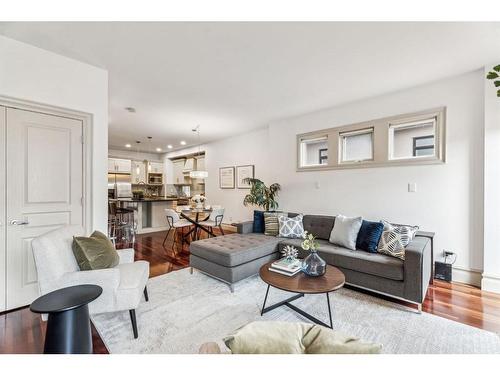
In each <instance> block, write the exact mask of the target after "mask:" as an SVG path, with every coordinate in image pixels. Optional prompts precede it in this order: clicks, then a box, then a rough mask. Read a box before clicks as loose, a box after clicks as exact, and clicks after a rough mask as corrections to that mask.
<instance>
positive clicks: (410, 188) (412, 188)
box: [408, 182, 417, 193]
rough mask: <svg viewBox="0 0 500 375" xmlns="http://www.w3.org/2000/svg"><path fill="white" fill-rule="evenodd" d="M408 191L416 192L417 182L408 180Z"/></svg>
mask: <svg viewBox="0 0 500 375" xmlns="http://www.w3.org/2000/svg"><path fill="white" fill-rule="evenodd" d="M408 192H409V193H416V192H417V184H416V183H415V182H410V183H409V184H408Z"/></svg>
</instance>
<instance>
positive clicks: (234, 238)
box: [189, 233, 282, 267]
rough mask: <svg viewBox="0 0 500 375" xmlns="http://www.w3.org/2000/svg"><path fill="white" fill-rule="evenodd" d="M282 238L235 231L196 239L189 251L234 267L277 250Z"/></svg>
mask: <svg viewBox="0 0 500 375" xmlns="http://www.w3.org/2000/svg"><path fill="white" fill-rule="evenodd" d="M280 240H282V239H280V238H276V237H270V236H265V235H263V234H259V233H249V234H238V233H235V234H229V235H226V236H218V237H212V238H207V239H204V240H200V241H194V242H192V243H191V245H190V246H189V251H190V252H191V254H193V255H196V256H198V257H200V258H203V259H205V260H209V261H211V262H213V263H217V264H220V265H222V266H226V267H234V266H238V265H240V264H243V263H247V262H250V261H253V260H255V259H258V258H261V257H263V256H266V255H269V254H272V253H274V252H276V251H277V244H278V243H279V241H280Z"/></svg>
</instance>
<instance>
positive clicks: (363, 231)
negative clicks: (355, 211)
mask: <svg viewBox="0 0 500 375" xmlns="http://www.w3.org/2000/svg"><path fill="white" fill-rule="evenodd" d="M383 231H384V224H382V223H381V222H374V221H366V220H363V223H362V224H361V228H360V229H359V233H358V238H357V240H356V249H359V250H364V251H368V252H369V253H376V252H377V246H378V241H379V240H380V237H381V236H382V232H383Z"/></svg>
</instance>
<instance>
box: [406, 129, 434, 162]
mask: <svg viewBox="0 0 500 375" xmlns="http://www.w3.org/2000/svg"><path fill="white" fill-rule="evenodd" d="M429 138H432V139H433V140H434V141H435V138H436V137H435V136H434V134H433V135H423V136H421V137H413V146H412V154H413V157H414V158H418V157H423V156H418V155H417V151H419V150H429V149H431V148H432V149H433V150H434V151H435V149H436V147H435V145H434V144H433V145H432V146H417V141H419V140H421V139H429ZM432 156H434V155H432Z"/></svg>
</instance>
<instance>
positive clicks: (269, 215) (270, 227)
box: [264, 212, 288, 236]
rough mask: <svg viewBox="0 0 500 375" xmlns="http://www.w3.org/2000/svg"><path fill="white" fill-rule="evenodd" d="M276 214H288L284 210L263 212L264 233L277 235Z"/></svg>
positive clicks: (278, 229)
mask: <svg viewBox="0 0 500 375" xmlns="http://www.w3.org/2000/svg"><path fill="white" fill-rule="evenodd" d="M278 216H288V214H287V213H286V212H264V234H265V235H266V236H277V235H278V234H279V231H280V226H279V221H278Z"/></svg>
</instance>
